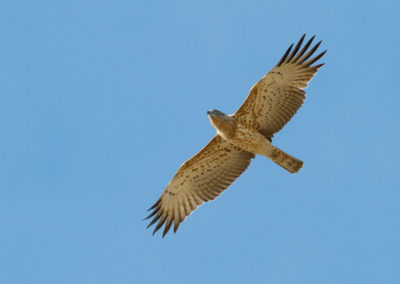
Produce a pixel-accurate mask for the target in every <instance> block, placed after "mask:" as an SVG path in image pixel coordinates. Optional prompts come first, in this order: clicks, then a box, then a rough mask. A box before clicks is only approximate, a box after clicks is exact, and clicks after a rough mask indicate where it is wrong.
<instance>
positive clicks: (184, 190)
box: [146, 134, 254, 237]
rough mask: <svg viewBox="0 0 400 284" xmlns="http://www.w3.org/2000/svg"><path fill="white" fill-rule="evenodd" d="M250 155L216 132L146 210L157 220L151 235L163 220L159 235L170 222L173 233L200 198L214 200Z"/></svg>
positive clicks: (202, 200) (240, 171)
mask: <svg viewBox="0 0 400 284" xmlns="http://www.w3.org/2000/svg"><path fill="white" fill-rule="evenodd" d="M252 158H254V154H252V153H250V152H246V151H243V150H241V149H240V148H237V147H235V146H234V145H232V144H231V143H229V142H228V141H226V140H224V139H223V138H222V137H221V136H219V135H218V134H217V135H216V136H215V137H214V138H213V139H212V140H211V142H210V143H208V145H207V146H206V147H204V148H203V149H202V150H201V151H200V152H199V153H197V154H196V155H195V156H194V157H193V158H191V159H190V160H188V161H186V162H185V163H184V164H183V165H182V166H181V167H180V168H179V170H178V172H177V173H176V175H175V176H174V178H173V179H172V181H171V182H170V183H169V185H168V186H167V188H166V189H165V191H164V192H163V194H162V195H161V197H160V198H159V199H158V201H157V202H156V203H155V204H154V205H153V206H152V207H151V208H150V209H149V210H153V211H152V213H151V214H150V215H149V216H148V217H147V218H146V219H148V218H151V217H153V216H154V215H155V216H154V217H153V220H152V221H151V222H150V224H149V225H148V227H150V226H151V225H153V224H154V223H156V222H157V221H158V223H157V225H156V228H155V229H154V232H153V235H154V234H155V233H156V232H157V231H158V230H159V229H160V228H161V226H162V225H163V224H164V223H166V225H165V228H164V232H163V237H164V236H165V235H166V234H167V233H168V231H169V229H170V227H171V225H172V222H174V232H176V231H177V230H178V227H179V225H180V224H181V223H182V222H183V221H184V220H185V218H186V217H187V216H189V215H190V214H191V213H192V212H193V211H194V210H196V208H197V207H198V206H199V205H201V204H202V203H203V202H204V201H206V202H207V201H210V200H214V199H215V198H216V197H217V196H218V195H220V194H221V192H222V191H224V190H225V189H226V188H227V187H228V186H230V185H231V184H232V183H233V182H234V181H235V180H236V179H237V178H238V177H239V176H240V175H241V174H242V173H243V172H244V171H245V170H246V169H247V167H248V166H249V164H250V162H251V159H252Z"/></svg>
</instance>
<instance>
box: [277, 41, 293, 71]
mask: <svg viewBox="0 0 400 284" xmlns="http://www.w3.org/2000/svg"><path fill="white" fill-rule="evenodd" d="M292 47H293V43H292V44H291V45H290V46H289V48H288V49H287V50H286V52H285V54H284V55H283V56H282V58H281V60H280V61H279V63H278V64H277V65H276V66H281V64H282V63H283V62H284V61H285V60H286V57H287V56H288V55H289V53H290V51H291V50H292Z"/></svg>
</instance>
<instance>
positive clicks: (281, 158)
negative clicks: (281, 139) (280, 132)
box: [268, 145, 304, 174]
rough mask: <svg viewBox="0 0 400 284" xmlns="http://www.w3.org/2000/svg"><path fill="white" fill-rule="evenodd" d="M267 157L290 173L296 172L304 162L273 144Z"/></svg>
mask: <svg viewBox="0 0 400 284" xmlns="http://www.w3.org/2000/svg"><path fill="white" fill-rule="evenodd" d="M271 146H272V145H271ZM268 158H270V159H271V160H272V161H274V162H275V163H277V164H278V165H280V166H281V167H282V168H284V169H286V170H288V171H289V172H291V173H292V174H294V173H297V172H298V171H299V170H300V169H301V168H302V167H303V164H304V163H303V161H301V160H299V159H297V158H295V157H293V156H291V155H289V154H288V153H286V152H284V151H282V150H281V149H279V148H277V147H275V146H272V151H271V152H270V154H269V155H268Z"/></svg>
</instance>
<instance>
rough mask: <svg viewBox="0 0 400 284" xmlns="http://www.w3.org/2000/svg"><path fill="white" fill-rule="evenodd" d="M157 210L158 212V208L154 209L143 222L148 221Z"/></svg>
mask: <svg viewBox="0 0 400 284" xmlns="http://www.w3.org/2000/svg"><path fill="white" fill-rule="evenodd" d="M159 210H160V207H157V208H156V209H154V210H153V212H151V213H150V214H149V216H147V217H146V218H144V219H143V221H144V220H147V219H149V218H150V217H152V216H154V215H155V214H156V213H157V212H158V211H159Z"/></svg>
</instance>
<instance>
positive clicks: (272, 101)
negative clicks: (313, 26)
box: [235, 35, 326, 138]
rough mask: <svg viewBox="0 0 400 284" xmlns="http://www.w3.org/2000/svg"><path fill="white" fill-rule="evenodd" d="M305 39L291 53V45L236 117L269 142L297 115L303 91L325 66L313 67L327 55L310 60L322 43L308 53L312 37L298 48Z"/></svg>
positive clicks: (301, 102)
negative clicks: (253, 128)
mask: <svg viewBox="0 0 400 284" xmlns="http://www.w3.org/2000/svg"><path fill="white" fill-rule="evenodd" d="M304 38H305V35H303V37H302V38H301V39H300V41H299V42H298V44H297V45H296V46H295V48H294V49H293V51H292V52H291V50H292V47H293V44H292V45H291V46H290V47H289V49H288V50H287V51H286V53H285V55H284V56H283V57H282V59H281V60H280V61H279V63H278V64H277V65H276V66H275V68H274V69H272V70H271V71H270V72H269V73H268V74H267V75H265V76H264V78H262V79H261V80H260V81H259V82H258V83H257V84H255V85H254V86H253V88H252V89H251V91H250V94H249V96H248V97H247V99H246V101H245V102H244V103H243V105H242V106H241V107H240V108H239V110H238V111H237V112H236V113H235V117H236V118H238V119H240V120H242V121H245V122H247V123H250V124H251V125H252V126H253V127H255V128H257V130H258V131H260V132H261V133H262V134H264V135H265V136H266V137H268V138H272V136H273V135H274V133H276V132H278V131H279V130H281V129H282V128H283V126H285V124H286V123H287V122H288V121H289V120H290V119H291V118H292V117H293V116H294V115H295V114H296V112H297V110H298V109H299V108H300V107H301V105H302V104H303V101H304V99H305V95H306V93H305V92H304V91H303V89H305V88H306V87H307V85H308V83H309V82H310V81H311V79H312V78H313V77H314V75H315V73H317V71H318V69H319V68H320V67H321V66H322V65H324V64H318V65H314V66H312V64H313V63H315V62H316V61H317V60H318V59H320V58H321V57H322V56H323V55H324V54H325V53H326V51H324V52H322V53H320V54H319V55H317V56H315V57H311V56H312V55H313V54H314V52H315V51H316V50H317V49H318V47H319V46H320V44H321V41H320V42H318V43H317V44H316V45H315V46H314V47H313V48H311V49H310V50H309V51H308V49H309V47H310V46H311V44H312V42H313V40H314V38H315V36H313V37H312V38H311V39H310V40H309V41H308V42H307V43H306V44H305V45H304V47H303V48H301V45H302V43H303V41H304ZM300 48H301V49H300Z"/></svg>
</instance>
